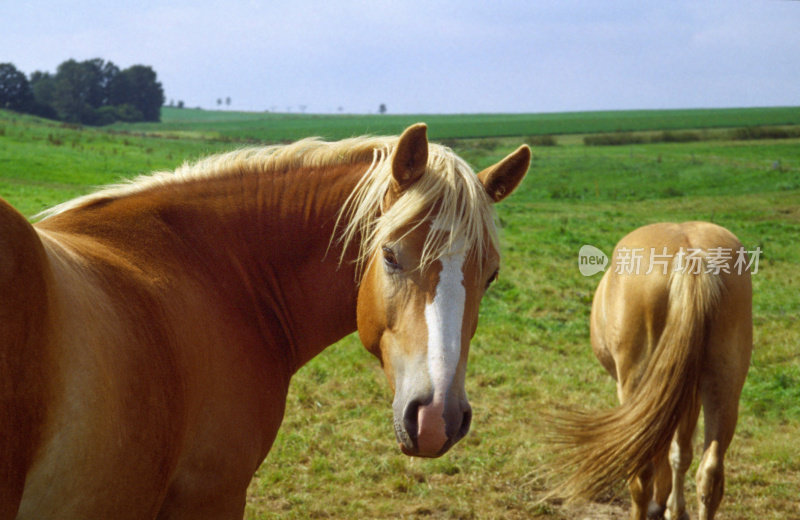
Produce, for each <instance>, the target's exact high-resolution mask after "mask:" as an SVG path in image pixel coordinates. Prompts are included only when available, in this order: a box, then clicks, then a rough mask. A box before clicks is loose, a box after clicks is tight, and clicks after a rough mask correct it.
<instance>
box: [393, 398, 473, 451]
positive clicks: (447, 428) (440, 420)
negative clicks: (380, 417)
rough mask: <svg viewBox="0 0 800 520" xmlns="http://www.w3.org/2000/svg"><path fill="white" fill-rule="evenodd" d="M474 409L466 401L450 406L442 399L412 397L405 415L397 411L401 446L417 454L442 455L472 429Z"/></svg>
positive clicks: (396, 416)
mask: <svg viewBox="0 0 800 520" xmlns="http://www.w3.org/2000/svg"><path fill="white" fill-rule="evenodd" d="M471 422H472V408H471V407H470V405H469V403H468V402H467V401H466V400H460V399H459V400H456V401H455V402H454V403H451V404H450V406H446V405H445V403H444V402H441V401H439V400H431V401H430V402H428V403H427V404H422V403H421V402H420V401H418V400H411V401H409V402H408V404H406V406H405V408H404V409H403V411H402V415H401V416H400V417H398V414H397V410H396V411H395V418H394V429H395V434H396V436H397V441H398V442H399V443H400V449H401V450H402V451H403V453H405V454H406V455H412V456H415V457H439V456H441V455H443V454H444V453H445V452H447V450H449V449H450V447H451V446H453V444H455V443H457V442H458V441H460V440H461V439H462V438H463V437H464V436H465V435H466V434H467V432H469V427H470V423H471Z"/></svg>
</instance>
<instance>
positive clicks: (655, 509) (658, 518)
mask: <svg viewBox="0 0 800 520" xmlns="http://www.w3.org/2000/svg"><path fill="white" fill-rule="evenodd" d="M666 510H667V508H666V507H664V506H661V505H658V504H657V503H655V502H650V505H649V506H647V520H664V511H666Z"/></svg>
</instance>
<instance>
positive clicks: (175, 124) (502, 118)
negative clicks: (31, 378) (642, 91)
mask: <svg viewBox="0 0 800 520" xmlns="http://www.w3.org/2000/svg"><path fill="white" fill-rule="evenodd" d="M419 121H425V122H427V123H428V125H429V135H430V137H431V138H432V139H467V138H474V139H478V138H486V137H508V136H538V135H564V134H588V133H599V132H641V131H656V130H658V131H662V130H686V129H699V128H706V129H710V128H738V127H754V126H764V125H772V126H774V125H800V107H766V108H733V109H714V110H697V109H695V110H628V111H616V112H569V113H545V114H451V115H439V114H410V115H405V114H404V115H392V114H385V115H318V114H285V113H254V112H229V111H204V110H192V109H177V108H166V107H165V108H164V109H162V122H161V123H153V124H142V123H136V124H129V123H118V124H116V125H114V126H113V128H115V129H117V130H120V131H133V132H150V133H155V134H157V135H166V136H172V137H191V136H206V137H210V138H213V139H233V140H254V141H271V142H283V141H294V140H296V139H300V138H303V137H308V136H313V135H317V136H321V137H324V138H327V139H342V138H345V137H352V136H354V135H361V134H386V135H392V134H399V133H400V132H402V131H403V130H404V129H405V128H406V127H407V126H409V125H411V124H413V123H416V122H419Z"/></svg>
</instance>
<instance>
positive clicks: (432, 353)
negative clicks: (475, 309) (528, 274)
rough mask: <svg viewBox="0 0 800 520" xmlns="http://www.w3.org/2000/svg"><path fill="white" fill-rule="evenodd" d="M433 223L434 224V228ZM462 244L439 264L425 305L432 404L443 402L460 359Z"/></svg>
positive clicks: (462, 305) (462, 277) (462, 279)
mask: <svg viewBox="0 0 800 520" xmlns="http://www.w3.org/2000/svg"><path fill="white" fill-rule="evenodd" d="M435 225H436V224H434V226H435ZM462 245H463V244H461V243H456V244H454V248H453V250H454V251H455V252H454V253H452V254H446V255H444V256H443V257H442V258H441V259H440V261H441V263H442V271H441V272H440V273H439V283H438V284H437V285H436V293H435V295H434V298H433V301H432V302H431V303H428V304H426V305H425V323H426V325H427V326H428V370H429V372H430V378H431V384H432V385H433V404H437V403H440V402H442V401H443V400H444V397H445V394H446V392H447V389H448V388H449V387H450V384H451V383H452V381H453V377H454V376H455V373H456V366H457V365H458V360H459V358H460V357H461V322H462V320H463V319H464V302H465V299H466V289H465V288H464V283H463V282H464V273H463V272H462V268H463V265H464V251H463V249H464V248H463V247H462Z"/></svg>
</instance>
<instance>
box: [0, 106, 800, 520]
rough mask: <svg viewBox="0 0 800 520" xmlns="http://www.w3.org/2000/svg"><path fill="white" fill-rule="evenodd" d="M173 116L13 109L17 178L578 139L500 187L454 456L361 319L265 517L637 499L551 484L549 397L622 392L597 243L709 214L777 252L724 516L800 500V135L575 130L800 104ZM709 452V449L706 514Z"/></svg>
mask: <svg viewBox="0 0 800 520" xmlns="http://www.w3.org/2000/svg"><path fill="white" fill-rule="evenodd" d="M164 119H165V121H164V123H163V124H161V125H134V126H125V127H122V126H117V127H114V128H112V129H111V131H109V130H92V129H80V128H73V127H64V126H62V125H60V124H56V123H49V122H43V121H41V120H38V119H34V118H29V117H23V116H18V115H13V114H10V113H8V112H4V111H0V196H2V197H3V198H5V199H7V200H8V201H9V202H11V203H12V204H13V205H15V206H16V207H18V208H20V210H21V211H23V212H24V213H25V214H28V215H32V214H34V213H36V212H37V211H40V210H41V209H43V208H45V207H48V206H50V205H53V204H55V203H57V202H61V201H63V200H66V199H68V198H71V197H73V196H75V195H78V194H81V193H85V192H87V191H89V190H90V189H91V188H92V186H95V185H98V184H103V183H108V182H115V181H118V180H119V179H120V178H123V177H131V176H134V175H136V174H139V173H144V172H147V171H150V170H153V169H169V168H174V167H175V166H177V165H178V164H180V163H181V162H183V161H184V160H187V159H194V158H197V157H199V156H201V155H204V154H208V153H212V152H216V151H219V150H225V149H231V148H235V147H238V146H242V145H244V144H246V143H250V142H252V141H265V142H269V141H282V140H287V139H295V138H297V137H303V136H307V135H324V136H327V137H332V138H337V137H343V136H346V135H355V134H359V133H364V132H372V133H384V132H394V133H396V132H398V131H399V130H401V129H402V127H403V126H404V125H405V124H406V123H408V122H413V121H417V120H425V121H427V122H428V123H429V126H430V134H431V136H432V137H433V138H434V139H437V138H438V139H448V140H451V139H456V138H460V137H470V138H471V139H460V140H453V141H448V143H449V144H450V145H451V146H453V147H454V148H455V149H456V151H457V152H459V153H460V154H462V155H463V156H464V157H465V158H467V160H468V161H470V163H471V164H472V165H473V166H474V167H475V168H476V169H479V168H481V167H483V166H486V165H488V164H490V163H492V162H494V161H496V160H498V159H499V158H501V157H502V156H503V155H505V154H506V153H508V152H509V151H511V150H512V149H513V148H514V147H516V146H517V145H518V144H519V143H520V142H523V141H525V140H526V139H528V138H529V137H530V136H535V135H541V134H558V135H559V137H558V139H557V141H558V143H559V145H558V146H549V147H541V148H534V160H533V163H532V167H531V170H530V172H529V174H528V178H527V179H526V180H525V182H524V183H523V185H522V186H521V187H520V189H519V191H518V192H517V193H515V194H514V195H513V196H512V197H511V198H510V199H509V200H508V201H505V202H503V203H502V204H501V205H500V206H498V213H499V218H500V221H501V223H502V225H503V232H502V236H503V246H504V248H503V266H502V269H501V275H500V279H499V281H498V283H497V284H496V285H495V286H493V288H492V289H491V291H490V292H489V293H488V295H487V297H486V298H485V299H484V302H483V305H482V309H481V325H480V327H479V329H478V333H477V335H476V336H475V339H474V340H473V343H472V349H471V356H470V361H469V368H468V375H467V392H468V393H469V396H470V400H471V403H472V405H473V408H474V418H473V426H472V430H471V432H470V434H469V435H468V436H467V438H465V439H464V440H463V441H462V442H461V443H460V444H458V445H457V446H455V447H454V448H453V449H452V450H451V451H450V452H449V453H448V454H447V455H445V456H444V457H442V458H440V459H436V460H421V459H411V458H407V457H405V456H404V455H402V454H401V453H400V452H399V450H398V449H397V447H396V444H395V441H394V434H393V432H392V426H391V420H392V419H391V417H392V414H391V408H390V403H391V395H390V390H389V388H388V385H387V383H386V381H385V377H384V375H383V373H382V372H381V371H380V369H379V367H378V363H377V361H376V360H375V359H374V358H372V357H371V355H369V354H368V353H366V351H364V349H363V348H362V347H361V346H360V344H359V343H358V340H357V338H355V337H353V336H351V337H348V338H346V339H345V340H343V341H341V342H340V343H338V344H336V345H334V346H332V347H331V348H329V349H328V350H327V351H325V352H324V353H323V354H322V355H321V356H319V357H317V358H316V359H314V360H313V361H312V362H311V363H309V364H308V365H307V366H305V367H304V368H303V369H302V370H301V371H300V372H299V373H298V374H297V375H296V376H295V378H294V380H293V383H292V387H291V390H290V396H289V402H288V406H287V413H286V417H285V420H284V424H283V427H282V429H281V431H280V433H279V435H278V439H277V440H276V442H275V445H274V447H273V449H272V452H271V453H270V455H269V457H268V458H267V460H266V461H265V462H264V464H263V466H262V467H261V469H260V470H259V471H258V473H257V474H256V477H255V479H254V480H253V483H252V485H251V487H250V493H249V499H248V506H247V518H249V519H264V518H298V519H299V518H416V517H432V518H480V519H483V518H511V519H515V518H531V517H538V518H547V519H562V518H563V519H566V518H573V517H576V516H578V517H585V516H589V515H592V514H594V515H597V516H591V517H592V518H618V517H619V518H622V517H623V516H620V515H622V511H623V510H625V509H627V502H628V497H627V494H626V493H623V494H622V495H621V498H617V499H613V500H611V501H610V502H609V503H605V504H602V505H594V506H592V505H590V506H587V507H585V508H583V509H582V510H581V513H580V515H579V514H578V513H577V512H576V510H574V509H565V508H563V507H562V506H559V505H556V504H540V503H539V502H538V501H539V499H540V497H541V496H542V494H543V493H544V491H545V490H546V489H547V482H546V481H545V480H543V479H542V478H541V476H540V475H539V473H538V471H537V470H538V468H539V467H540V466H541V463H542V462H543V461H546V460H549V458H550V457H551V454H550V453H549V452H548V450H547V448H546V447H544V446H543V445H542V444H541V442H540V433H541V431H542V418H541V413H542V412H544V411H548V410H552V409H553V408H554V407H556V406H560V405H562V404H578V405H581V406H585V407H604V406H613V405H614V404H615V399H616V398H615V395H616V394H615V389H614V384H613V381H612V380H611V378H610V377H609V376H608V375H607V374H606V373H605V372H604V371H603V369H602V368H601V367H600V364H599V363H598V362H597V361H596V360H595V359H594V357H593V355H592V353H591V349H590V346H589V339H588V330H589V327H588V317H589V310H590V304H591V299H592V294H593V291H594V287H595V286H596V284H597V283H598V282H599V275H598V276H595V277H583V276H582V275H581V274H580V272H579V271H578V268H577V255H578V250H579V249H580V247H581V245H583V244H592V245H595V246H597V247H599V248H600V249H602V250H603V251H606V252H607V253H608V252H610V251H611V249H612V248H613V246H614V244H615V243H616V242H617V240H619V238H621V237H622V236H623V235H624V234H626V233H627V232H629V231H631V230H632V229H634V228H636V227H639V226H641V225H644V224H647V223H651V222H658V221H683V220H692V219H700V220H710V221H713V222H716V223H718V224H720V225H723V226H725V227H727V228H728V229H730V230H731V231H733V232H734V233H735V234H737V235H738V237H739V238H740V240H741V241H742V242H743V243H744V245H745V246H746V247H747V248H751V249H752V248H755V247H757V246H758V247H760V248H761V249H762V251H763V254H762V256H761V258H760V263H759V270H758V272H757V273H756V274H754V276H753V288H754V326H755V331H754V342H755V345H754V347H755V348H754V353H753V361H752V366H751V369H750V373H749V376H748V380H747V383H746V385H745V388H744V392H743V396H742V399H741V410H740V412H741V413H740V419H739V425H738V428H737V433H736V436H735V438H734V441H733V445H732V446H731V449H730V450H729V451H728V458H727V460H726V474H727V484H726V496H725V499H724V501H723V505H722V509H721V512H720V514H719V515H718V518H722V519H753V520H755V519H776V520H777V519H786V518H798V517H800V509H798V505H797V490H798V489H800V458H798V450H797V439H798V438H799V437H800V350H798V345H800V327H799V326H798V325H797V315H798V312H800V274H799V273H798V266H800V262H798V259H799V258H800V245H798V239H799V238H800V140H798V139H781V140H759V141H729V140H724V139H716V140H712V141H704V142H691V143H658V144H641V145H625V146H614V147H595V146H592V147H589V146H584V145H583V144H582V143H581V141H580V138H577V137H571V136H570V135H578V134H587V133H593V132H613V131H616V130H626V131H645V130H647V131H655V130H662V129H685V128H722V127H741V126H751V125H784V124H798V123H800V121H798V120H797V119H800V109H798V108H787V109H752V110H724V111H669V112H633V113H595V114H586V113H584V114H561V115H559V114H545V115H531V116H524V115H514V116H490V115H485V116H409V117H408V118H406V117H404V116H372V117H367V116H359V117H356V116H352V117H351V116H338V117H334V116H326V117H314V116H292V117H288V116H285V115H278V114H266V115H265V114H229V113H219V112H202V111H195V110H183V111H178V110H177V109H175V110H167V111H165V116H164ZM623 122H624V123H623ZM540 130H541V131H540ZM562 134H570V135H568V136H566V137H564V136H562ZM506 135H516V136H517V137H503V136H506ZM701 438H702V437H701ZM695 469H696V460H695V465H694V466H693V467H692V469H690V471H689V479H688V488H687V493H688V494H687V498H688V502H689V507H690V512H692V513H694V512H695V511H696V506H695V502H694V500H695V499H694V479H693V475H694V471H695Z"/></svg>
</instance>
